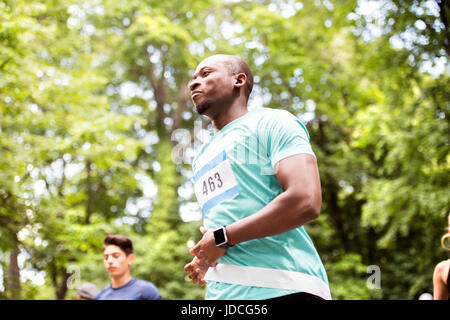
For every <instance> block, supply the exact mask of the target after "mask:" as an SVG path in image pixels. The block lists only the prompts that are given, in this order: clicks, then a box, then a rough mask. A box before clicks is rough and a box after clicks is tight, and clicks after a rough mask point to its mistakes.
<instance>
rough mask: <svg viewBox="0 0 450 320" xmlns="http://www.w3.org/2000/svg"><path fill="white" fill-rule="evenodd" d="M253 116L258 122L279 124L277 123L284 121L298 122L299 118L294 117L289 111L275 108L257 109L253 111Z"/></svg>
mask: <svg viewBox="0 0 450 320" xmlns="http://www.w3.org/2000/svg"><path fill="white" fill-rule="evenodd" d="M252 112H253V115H254V117H255V118H257V119H258V121H261V120H263V121H264V120H265V121H268V122H277V121H280V120H281V121H283V120H288V119H290V120H292V119H294V120H296V119H297V117H296V116H294V115H293V114H292V113H290V112H289V111H287V110H284V109H274V108H267V107H257V108H254V109H253V110H252Z"/></svg>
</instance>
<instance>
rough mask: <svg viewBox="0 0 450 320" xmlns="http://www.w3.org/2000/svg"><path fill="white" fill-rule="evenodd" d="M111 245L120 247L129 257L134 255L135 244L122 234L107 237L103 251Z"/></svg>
mask: <svg viewBox="0 0 450 320" xmlns="http://www.w3.org/2000/svg"><path fill="white" fill-rule="evenodd" d="M109 245H115V246H118V247H119V248H120V249H121V250H122V251H123V252H125V254H126V255H127V256H128V255H129V254H130V253H133V242H132V241H131V239H130V238H128V237H125V236H122V235H120V234H109V235H107V236H106V238H105V240H104V241H103V250H105V248H106V246H109Z"/></svg>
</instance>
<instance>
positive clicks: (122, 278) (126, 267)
mask: <svg viewBox="0 0 450 320" xmlns="http://www.w3.org/2000/svg"><path fill="white" fill-rule="evenodd" d="M103 258H104V260H103V263H104V264H105V268H106V270H107V271H108V273H109V276H110V278H111V284H109V285H107V286H106V287H105V288H104V289H103V290H102V291H101V292H100V293H99V294H98V295H97V296H96V298H95V299H96V300H161V295H160V294H159V291H158V289H157V288H156V287H155V285H154V284H153V283H151V282H147V281H144V280H140V279H136V278H134V277H132V276H131V274H130V267H131V264H132V263H133V260H134V254H133V243H132V242H131V239H129V238H128V237H125V236H122V235H119V234H114V235H108V236H107V237H106V238H105V240H104V241H103Z"/></svg>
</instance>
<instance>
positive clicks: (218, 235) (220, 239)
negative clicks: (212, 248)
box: [214, 228, 226, 245]
mask: <svg viewBox="0 0 450 320" xmlns="http://www.w3.org/2000/svg"><path fill="white" fill-rule="evenodd" d="M214 239H215V240H216V245H219V244H222V243H224V242H225V241H226V240H225V234H224V232H223V229H222V228H220V229H217V230H215V231H214Z"/></svg>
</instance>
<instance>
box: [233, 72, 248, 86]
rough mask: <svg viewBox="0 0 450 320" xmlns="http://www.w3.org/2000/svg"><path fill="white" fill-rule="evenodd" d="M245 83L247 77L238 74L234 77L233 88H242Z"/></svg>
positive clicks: (243, 74)
mask: <svg viewBox="0 0 450 320" xmlns="http://www.w3.org/2000/svg"><path fill="white" fill-rule="evenodd" d="M246 82H247V75H246V74H245V73H238V74H236V75H235V76H234V86H235V87H243V86H245V83H246Z"/></svg>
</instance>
